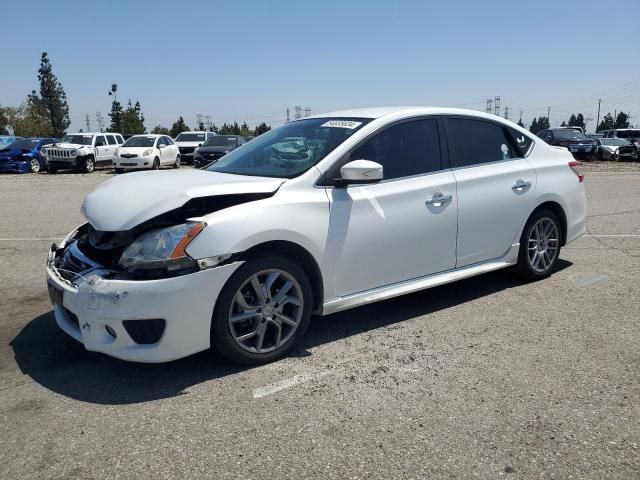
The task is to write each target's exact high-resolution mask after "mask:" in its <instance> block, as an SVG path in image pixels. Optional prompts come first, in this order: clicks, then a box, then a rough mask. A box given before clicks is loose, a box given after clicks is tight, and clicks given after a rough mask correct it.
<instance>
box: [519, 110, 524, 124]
mask: <svg viewBox="0 0 640 480" xmlns="http://www.w3.org/2000/svg"><path fill="white" fill-rule="evenodd" d="M520 123H522V110H520ZM523 125H524V124H523Z"/></svg>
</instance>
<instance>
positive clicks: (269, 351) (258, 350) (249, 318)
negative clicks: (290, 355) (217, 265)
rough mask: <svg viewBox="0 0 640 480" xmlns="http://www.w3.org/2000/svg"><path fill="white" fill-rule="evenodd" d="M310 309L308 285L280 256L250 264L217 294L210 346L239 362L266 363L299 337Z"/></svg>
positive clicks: (311, 297)
mask: <svg viewBox="0 0 640 480" xmlns="http://www.w3.org/2000/svg"><path fill="white" fill-rule="evenodd" d="M312 305H313V292H312V289H311V283H310V282H309V279H308V278H307V275H306V274H305V272H304V271H303V270H302V269H301V268H300V267H299V266H298V265H297V264H296V263H295V262H293V261H291V260H289V259H288V258H286V257H282V256H280V255H264V256H262V257H259V258H258V257H256V258H252V259H249V260H247V261H246V262H245V263H244V264H243V265H242V266H241V267H240V268H239V269H238V270H236V272H235V273H234V274H233V275H232V276H231V278H230V279H229V281H228V282H227V284H226V285H225V286H224V288H223V289H222V291H221V292H220V296H219V297H218V301H217V303H216V308H215V310H214V312H213V318H212V326H211V337H212V338H211V345H212V346H213V347H214V348H215V349H216V350H217V351H218V352H220V353H221V354H222V355H224V356H225V357H227V358H229V359H230V360H232V361H234V362H237V363H242V364H245V365H258V364H261V363H266V362H270V361H272V360H275V359H277V358H279V357H282V356H283V355H284V354H285V353H286V352H288V351H289V350H290V349H291V348H292V347H293V346H294V345H295V343H296V342H297V341H298V340H300V338H302V336H303V335H304V332H305V331H306V329H307V327H308V325H309V322H310V319H311V309H312Z"/></svg>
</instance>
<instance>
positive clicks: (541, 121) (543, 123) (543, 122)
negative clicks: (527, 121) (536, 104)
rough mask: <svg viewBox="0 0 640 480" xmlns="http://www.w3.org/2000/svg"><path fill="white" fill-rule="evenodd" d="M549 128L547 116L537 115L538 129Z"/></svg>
mask: <svg viewBox="0 0 640 480" xmlns="http://www.w3.org/2000/svg"><path fill="white" fill-rule="evenodd" d="M547 128H550V125H549V118H548V117H539V118H538V131H541V130H546V129H547Z"/></svg>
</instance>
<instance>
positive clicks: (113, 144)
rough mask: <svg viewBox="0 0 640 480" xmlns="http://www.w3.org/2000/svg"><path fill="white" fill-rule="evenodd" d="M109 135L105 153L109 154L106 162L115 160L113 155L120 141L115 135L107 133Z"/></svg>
mask: <svg viewBox="0 0 640 480" xmlns="http://www.w3.org/2000/svg"><path fill="white" fill-rule="evenodd" d="M105 136H106V137H107V148H106V149H105V155H106V156H108V158H107V159H105V163H109V162H110V161H111V160H113V157H114V156H115V154H116V148H118V141H117V140H116V137H115V135H105Z"/></svg>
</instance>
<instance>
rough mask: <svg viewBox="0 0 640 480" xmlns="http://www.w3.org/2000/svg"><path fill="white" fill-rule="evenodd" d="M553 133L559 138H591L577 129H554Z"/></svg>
mask: <svg viewBox="0 0 640 480" xmlns="http://www.w3.org/2000/svg"><path fill="white" fill-rule="evenodd" d="M553 134H554V135H555V137H556V138H557V139H559V140H591V139H590V138H589V137H587V136H586V135H585V134H584V133H582V132H579V131H578V130H570V129H566V130H554V131H553Z"/></svg>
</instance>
